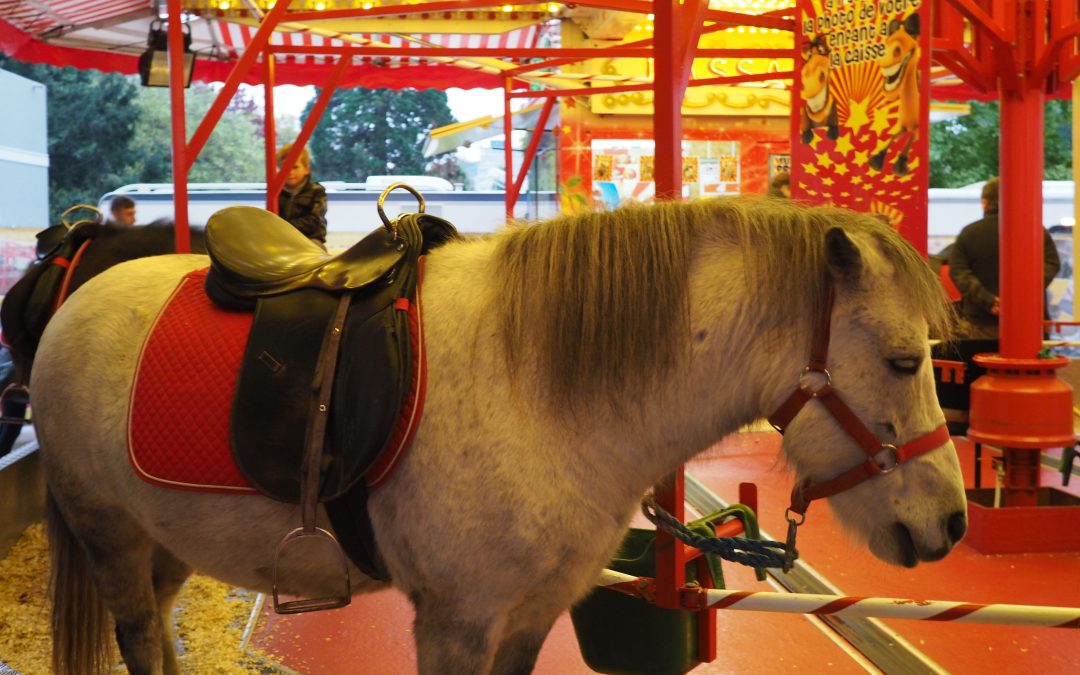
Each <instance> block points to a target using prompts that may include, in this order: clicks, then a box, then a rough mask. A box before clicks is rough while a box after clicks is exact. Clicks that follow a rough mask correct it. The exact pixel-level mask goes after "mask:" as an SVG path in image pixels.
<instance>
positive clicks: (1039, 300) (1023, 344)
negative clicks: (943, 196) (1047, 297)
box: [998, 86, 1045, 359]
mask: <svg viewBox="0 0 1080 675" xmlns="http://www.w3.org/2000/svg"><path fill="white" fill-rule="evenodd" d="M1044 99H1045V96H1044V94H1043V91H1042V89H1041V88H1039V87H1033V86H1023V87H1021V88H1020V89H1019V90H1016V91H1004V92H1003V93H1002V94H1001V149H1000V166H1001V169H1000V171H1001V206H1000V213H1001V215H1000V224H999V225H998V227H999V229H1000V247H1001V248H1000V250H1001V255H1000V258H999V265H1000V269H1001V280H1000V281H1001V283H1000V284H999V288H1000V298H1001V314H1000V316H999V317H998V318H999V324H1000V337H1001V348H1000V352H1001V355H1002V356H1004V357H1006V358H1020V359H1030V358H1035V356H1036V355H1038V353H1039V351H1040V349H1042V318H1043V295H1044V293H1043V275H1042V269H1043V226H1042V177H1043V103H1044Z"/></svg>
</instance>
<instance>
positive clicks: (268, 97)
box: [263, 49, 278, 213]
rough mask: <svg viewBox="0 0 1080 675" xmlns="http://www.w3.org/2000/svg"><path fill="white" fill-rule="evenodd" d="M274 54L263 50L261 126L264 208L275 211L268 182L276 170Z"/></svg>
mask: <svg viewBox="0 0 1080 675" xmlns="http://www.w3.org/2000/svg"><path fill="white" fill-rule="evenodd" d="M274 79H275V78H274V55H273V53H272V52H271V51H270V50H269V49H265V50H263V108H264V111H265V114H266V119H264V120H263V128H264V130H265V132H264V135H265V136H266V210H267V211H270V212H271V213H277V197H278V196H277V193H274V194H271V192H270V183H272V182H273V180H274V174H275V173H276V172H277V123H276V121H275V120H274Z"/></svg>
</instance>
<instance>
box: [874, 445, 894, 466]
mask: <svg viewBox="0 0 1080 675" xmlns="http://www.w3.org/2000/svg"><path fill="white" fill-rule="evenodd" d="M872 459H873V460H874V466H876V467H877V468H878V471H880V472H881V473H889V472H890V471H892V470H893V469H895V468H896V467H897V466H898V465H899V464H900V452H899V451H898V450H897V449H896V446H895V445H893V444H892V443H882V444H881V447H880V448H878V451H877V452H875V453H874V456H873V457H872Z"/></svg>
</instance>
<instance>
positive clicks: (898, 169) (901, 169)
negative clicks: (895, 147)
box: [893, 155, 908, 176]
mask: <svg viewBox="0 0 1080 675" xmlns="http://www.w3.org/2000/svg"><path fill="white" fill-rule="evenodd" d="M907 172H908V158H907V155H900V156H899V157H897V158H896V163H895V164H893V173H895V174H896V175H897V176H903V175H905V174H906V173H907Z"/></svg>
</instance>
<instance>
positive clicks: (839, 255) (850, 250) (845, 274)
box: [825, 227, 863, 281]
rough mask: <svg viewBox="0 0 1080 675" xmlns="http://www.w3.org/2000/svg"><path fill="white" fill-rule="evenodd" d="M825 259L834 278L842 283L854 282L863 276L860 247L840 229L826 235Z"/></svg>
mask: <svg viewBox="0 0 1080 675" xmlns="http://www.w3.org/2000/svg"><path fill="white" fill-rule="evenodd" d="M825 257H826V260H827V261H828V264H829V270H830V271H832V273H833V276H834V277H835V278H836V279H838V280H841V281H853V280H855V279H857V278H858V277H859V275H860V274H862V269H863V260H862V254H861V253H859V247H858V246H856V245H855V242H853V241H851V239H850V238H849V237H848V236H847V234H846V233H845V232H844V231H843V230H841V229H840V228H839V227H833V228H829V230H828V231H827V232H826V233H825Z"/></svg>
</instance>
